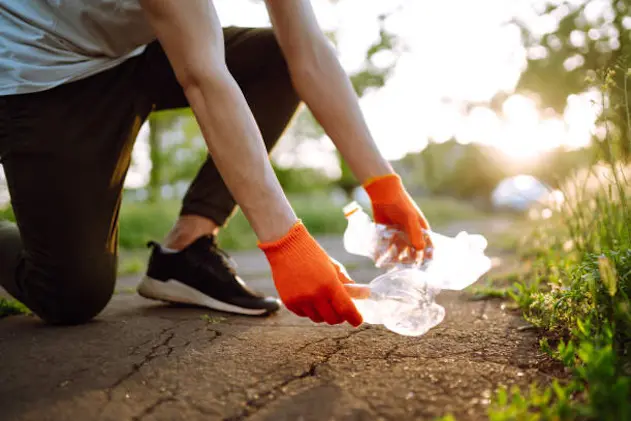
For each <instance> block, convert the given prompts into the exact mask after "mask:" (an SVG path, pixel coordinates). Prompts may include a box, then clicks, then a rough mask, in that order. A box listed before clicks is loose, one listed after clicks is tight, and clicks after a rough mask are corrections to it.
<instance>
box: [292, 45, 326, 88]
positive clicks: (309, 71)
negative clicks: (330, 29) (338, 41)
mask: <svg viewBox="0 0 631 421" xmlns="http://www.w3.org/2000/svg"><path fill="white" fill-rule="evenodd" d="M334 59H335V51H334V50H333V47H332V46H331V45H329V43H328V40H327V39H326V38H324V36H323V37H322V39H317V40H314V41H313V42H311V43H310V44H309V45H308V46H307V45H305V46H304V47H303V48H295V49H293V50H292V51H290V52H288V53H287V54H286V60H287V65H288V66H289V69H290V71H291V74H292V77H293V79H294V80H305V81H311V80H317V79H319V78H321V76H322V75H323V74H326V73H327V72H328V71H330V69H331V65H332V64H333V60H334Z"/></svg>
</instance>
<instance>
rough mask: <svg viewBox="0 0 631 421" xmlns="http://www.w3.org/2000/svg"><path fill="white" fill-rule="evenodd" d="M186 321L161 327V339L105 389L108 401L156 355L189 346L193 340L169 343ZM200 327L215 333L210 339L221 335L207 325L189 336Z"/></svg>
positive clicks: (167, 354) (134, 350) (136, 348)
mask: <svg viewBox="0 0 631 421" xmlns="http://www.w3.org/2000/svg"><path fill="white" fill-rule="evenodd" d="M185 322H186V321H182V322H179V323H175V324H174V325H173V326H170V327H166V328H164V329H162V330H161V331H160V333H158V335H157V336H158V337H159V338H160V337H164V338H163V339H162V340H160V341H159V342H158V343H157V344H155V345H153V346H152V347H151V348H150V349H149V351H148V352H147V353H146V354H145V355H144V357H143V358H142V360H141V361H140V362H137V363H134V364H133V365H132V367H131V370H129V372H127V373H125V375H123V376H122V377H120V378H119V379H118V380H116V381H115V382H114V383H113V384H112V385H111V386H110V387H109V388H108V389H107V398H108V402H110V401H111V400H112V398H113V393H114V390H115V389H116V388H117V387H119V386H120V385H121V384H123V383H124V382H125V381H126V380H128V379H129V378H131V377H132V376H133V375H134V374H136V373H138V372H139V371H140V370H141V369H142V368H143V367H144V366H145V365H147V364H149V363H150V362H151V361H152V360H154V359H155V358H157V357H160V356H164V357H167V358H168V357H170V356H171V355H172V354H173V352H174V351H175V349H176V348H186V347H187V346H189V345H190V344H191V343H192V342H193V340H192V339H190V340H187V341H186V342H185V343H184V344H182V345H171V341H173V339H174V338H175V336H176V333H175V330H176V329H177V328H178V327H179V326H180V325H181V324H182V323H185ZM202 329H205V330H208V331H211V332H213V333H214V334H215V336H214V337H212V338H211V339H210V340H211V341H212V340H214V339H216V338H218V337H219V336H221V335H222V333H221V332H220V331H218V330H215V329H210V328H208V327H207V326H201V327H199V328H197V329H195V330H194V331H193V332H192V333H191V336H193V335H194V334H195V333H198V332H199V331H201V330H202ZM149 342H151V340H149V341H144V342H143V343H141V344H139V345H137V346H135V347H134V348H132V350H131V351H130V354H131V355H133V354H135V353H137V352H138V350H139V349H140V348H141V347H142V346H143V345H146V344H147V343H149ZM164 347H166V351H165V352H160V350H161V349H163V348H164Z"/></svg>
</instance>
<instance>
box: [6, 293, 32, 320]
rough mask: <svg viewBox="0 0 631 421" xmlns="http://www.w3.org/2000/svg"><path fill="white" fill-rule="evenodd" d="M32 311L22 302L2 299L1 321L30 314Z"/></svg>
mask: <svg viewBox="0 0 631 421" xmlns="http://www.w3.org/2000/svg"><path fill="white" fill-rule="evenodd" d="M30 313H31V311H30V310H29V309H28V308H27V307H26V306H25V305H24V304H22V303H21V302H19V301H16V300H12V299H6V298H0V319H1V318H3V317H7V316H12V315H17V314H30Z"/></svg>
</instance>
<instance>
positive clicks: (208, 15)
mask: <svg viewBox="0 0 631 421" xmlns="http://www.w3.org/2000/svg"><path fill="white" fill-rule="evenodd" d="M140 4H141V6H142V7H143V9H144V11H145V13H146V16H147V18H148V20H149V22H150V24H151V25H152V27H153V28H154V30H155V33H156V36H157V38H158V40H159V41H160V43H161V45H162V47H163V48H164V51H165V52H166V55H167V57H168V59H169V61H170V63H171V65H172V67H173V69H174V71H175V75H176V77H177V79H178V81H179V83H180V84H181V85H182V87H183V89H184V92H185V94H186V97H187V99H188V101H189V104H190V106H191V109H192V111H193V113H194V114H195V117H196V119H197V121H198V123H199V126H200V128H201V130H202V133H203V136H204V139H205V140H206V143H207V145H208V150H209V151H210V154H211V156H212V158H213V161H214V162H215V164H216V165H217V169H218V170H219V172H220V174H221V176H222V177H223V179H224V181H225V183H226V185H227V186H228V188H229V189H230V192H231V193H232V195H233V196H234V198H235V200H236V201H237V203H238V204H239V206H240V207H241V209H242V210H243V212H244V214H245V216H246V217H247V219H248V221H249V222H250V224H251V225H252V228H253V229H254V231H255V233H256V234H257V237H258V238H259V240H260V241H262V242H266V241H272V240H275V239H278V238H280V237H281V236H283V235H284V234H285V233H287V232H288V231H289V229H290V228H291V227H292V225H293V224H294V223H295V222H296V220H297V218H296V215H295V214H294V212H293V210H292V208H291V206H290V205H289V202H288V201H287V198H286V197H285V194H284V193H283V191H282V188H281V186H280V184H279V182H278V179H277V178H276V175H275V173H274V171H273V169H272V166H271V164H270V162H269V160H268V157H267V152H266V149H265V146H264V143H263V139H262V137H261V134H260V131H259V129H258V127H257V125H256V122H255V120H254V117H253V115H252V112H251V111H250V108H249V107H248V104H247V102H246V100H245V98H244V96H243V94H242V92H241V90H240V89H239V87H238V85H237V83H236V82H235V80H234V78H233V77H232V76H231V74H230V72H229V71H228V69H227V67H226V65H225V59H224V43H223V33H222V29H221V25H220V23H219V19H218V17H217V14H216V11H215V9H214V6H213V4H212V2H211V1H210V0H186V1H182V0H140Z"/></svg>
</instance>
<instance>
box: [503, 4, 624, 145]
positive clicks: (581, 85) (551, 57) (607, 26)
mask: <svg viewBox="0 0 631 421" xmlns="http://www.w3.org/2000/svg"><path fill="white" fill-rule="evenodd" d="M630 12H631V9H630V7H629V2H628V0H582V1H578V2H577V1H572V2H569V1H558V0H551V1H549V2H548V3H547V4H546V6H545V8H543V9H542V10H541V13H540V19H541V20H542V21H543V22H553V23H555V24H554V25H551V27H550V30H549V31H547V32H545V33H543V34H542V33H537V32H535V31H534V30H533V29H532V28H531V27H530V26H529V25H527V24H526V23H525V22H523V21H521V20H519V19H515V20H514V21H513V23H514V24H516V25H518V27H519V28H520V29H521V32H522V38H523V41H524V46H525V47H526V48H527V51H528V62H527V67H526V69H525V71H524V72H523V74H522V75H521V78H520V80H519V83H518V87H517V90H518V91H521V92H528V93H536V94H537V96H538V97H539V99H540V100H541V105H542V107H544V108H551V109H553V110H555V111H556V112H558V113H562V112H563V110H564V109H565V107H566V105H567V100H568V97H569V96H570V95H573V94H580V93H582V92H585V91H586V90H587V89H588V88H589V87H590V83H591V80H593V79H595V78H596V76H597V74H598V72H600V71H603V70H606V69H614V70H616V71H615V72H614V73H613V74H612V75H611V76H612V77H613V81H612V82H613V86H615V88H614V89H612V90H611V91H610V92H609V95H610V98H609V99H610V101H611V102H612V103H613V104H618V107H617V108H615V109H614V110H613V111H614V112H613V113H610V114H609V115H608V116H607V120H608V123H610V124H611V125H612V127H614V128H616V129H617V135H618V136H619V137H620V144H621V145H625V147H624V149H623V154H626V155H627V156H628V155H629V149H630V148H629V141H630V139H629V132H628V129H627V127H628V124H629V121H628V116H627V114H626V110H625V107H624V105H625V104H626V102H627V96H628V91H627V90H626V86H627V84H626V83H625V78H626V74H627V67H628V53H629V48H630V43H631V38H630V37H631V31H630V29H629V28H631V16H630Z"/></svg>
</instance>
